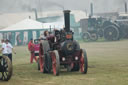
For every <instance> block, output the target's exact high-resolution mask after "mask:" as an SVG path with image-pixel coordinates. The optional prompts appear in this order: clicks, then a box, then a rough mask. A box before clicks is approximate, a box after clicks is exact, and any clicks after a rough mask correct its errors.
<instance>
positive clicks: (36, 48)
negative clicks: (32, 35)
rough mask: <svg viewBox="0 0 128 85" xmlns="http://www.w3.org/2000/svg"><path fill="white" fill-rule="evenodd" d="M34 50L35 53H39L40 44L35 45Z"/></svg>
mask: <svg viewBox="0 0 128 85" xmlns="http://www.w3.org/2000/svg"><path fill="white" fill-rule="evenodd" d="M34 48H35V49H34V50H35V51H37V52H39V48H40V44H35V46H34Z"/></svg>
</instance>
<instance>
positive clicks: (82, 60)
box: [80, 53, 84, 73]
mask: <svg viewBox="0 0 128 85" xmlns="http://www.w3.org/2000/svg"><path fill="white" fill-rule="evenodd" d="M80 62H81V64H80V68H81V72H82V73H83V72H84V56H83V53H82V56H81V59H80Z"/></svg>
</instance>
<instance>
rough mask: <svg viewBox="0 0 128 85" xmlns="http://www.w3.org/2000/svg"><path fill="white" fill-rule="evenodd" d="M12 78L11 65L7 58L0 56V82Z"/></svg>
mask: <svg viewBox="0 0 128 85" xmlns="http://www.w3.org/2000/svg"><path fill="white" fill-rule="evenodd" d="M11 76H12V63H11V61H10V59H9V58H8V57H7V56H0V80H3V81H8V80H10V78H11Z"/></svg>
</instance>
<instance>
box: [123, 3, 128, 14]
mask: <svg viewBox="0 0 128 85" xmlns="http://www.w3.org/2000/svg"><path fill="white" fill-rule="evenodd" d="M124 6H125V13H127V12H128V9H127V2H125V5H124Z"/></svg>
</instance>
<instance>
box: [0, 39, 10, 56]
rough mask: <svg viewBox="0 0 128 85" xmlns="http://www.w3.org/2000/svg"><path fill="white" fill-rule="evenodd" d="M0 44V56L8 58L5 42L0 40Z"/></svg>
mask: <svg viewBox="0 0 128 85" xmlns="http://www.w3.org/2000/svg"><path fill="white" fill-rule="evenodd" d="M1 43H2V49H1V51H2V54H3V55H5V56H8V51H7V47H6V44H5V41H4V40H1Z"/></svg>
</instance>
